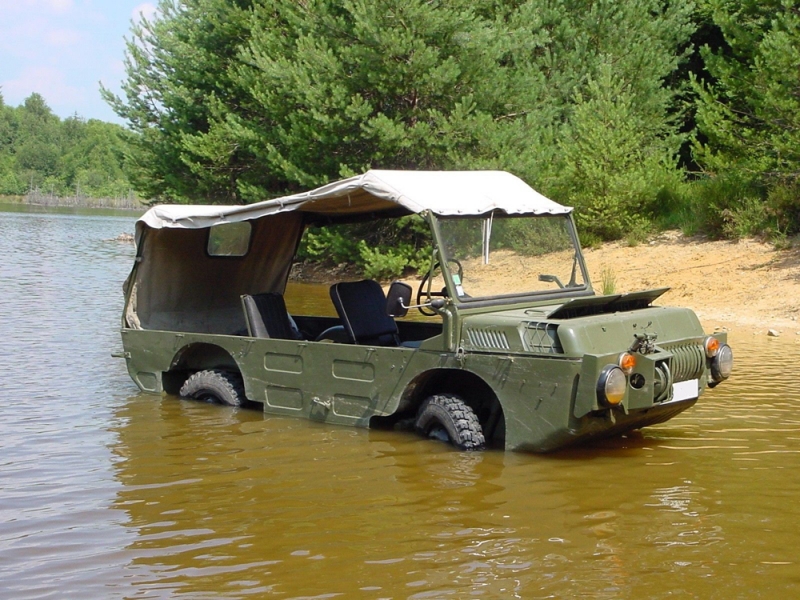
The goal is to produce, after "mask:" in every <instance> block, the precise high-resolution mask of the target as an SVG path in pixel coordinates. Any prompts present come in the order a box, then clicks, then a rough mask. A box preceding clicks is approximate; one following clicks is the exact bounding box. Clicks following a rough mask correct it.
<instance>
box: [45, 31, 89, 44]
mask: <svg viewBox="0 0 800 600" xmlns="http://www.w3.org/2000/svg"><path fill="white" fill-rule="evenodd" d="M45 37H46V39H47V42H48V43H49V44H50V45H52V46H74V45H75V44H77V43H78V42H80V41H81V37H82V36H81V33H80V32H79V31H76V30H74V29H51V30H50V31H48V32H47V33H46V35H45Z"/></svg>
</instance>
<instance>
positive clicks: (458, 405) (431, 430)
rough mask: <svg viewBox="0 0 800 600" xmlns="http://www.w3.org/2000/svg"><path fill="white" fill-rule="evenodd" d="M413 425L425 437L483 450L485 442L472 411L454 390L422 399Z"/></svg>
mask: <svg viewBox="0 0 800 600" xmlns="http://www.w3.org/2000/svg"><path fill="white" fill-rule="evenodd" d="M415 428H416V430H417V431H418V432H419V433H420V434H422V435H423V436H425V437H428V438H433V439H439V440H442V441H445V442H449V443H450V444H452V445H453V446H455V447H456V448H458V449H460V450H482V449H483V448H484V446H485V445H486V439H485V438H484V436H483V430H482V429H481V424H480V422H479V421H478V417H477V416H476V415H475V412H474V411H473V410H472V409H471V408H470V407H469V406H467V404H466V403H465V402H464V401H463V400H462V399H461V398H459V397H458V396H455V395H453V394H436V395H434V396H431V397H430V398H428V399H427V400H425V402H423V403H422V406H420V409H419V412H418V413H417V420H416V423H415Z"/></svg>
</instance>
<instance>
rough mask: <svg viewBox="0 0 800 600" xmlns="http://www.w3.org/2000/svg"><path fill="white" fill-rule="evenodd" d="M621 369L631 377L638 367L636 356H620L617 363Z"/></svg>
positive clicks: (627, 354)
mask: <svg viewBox="0 0 800 600" xmlns="http://www.w3.org/2000/svg"><path fill="white" fill-rule="evenodd" d="M617 364H618V365H619V368H620V369H622V372H623V373H625V375H630V374H631V373H633V369H634V367H635V366H636V355H635V354H631V353H630V352H623V353H622V354H620V355H619V360H618V361H617Z"/></svg>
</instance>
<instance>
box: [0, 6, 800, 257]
mask: <svg viewBox="0 0 800 600" xmlns="http://www.w3.org/2000/svg"><path fill="white" fill-rule="evenodd" d="M159 7H160V16H159V17H158V18H156V19H154V20H152V21H143V22H140V23H138V24H136V25H135V26H134V28H133V30H132V36H131V39H130V40H129V43H128V50H127V64H126V68H127V79H126V81H125V82H124V85H123V94H122V96H121V97H116V96H115V95H113V94H112V93H110V92H108V91H106V90H104V95H105V97H106V99H107V100H108V101H109V102H110V103H111V105H112V106H113V107H114V109H115V111H116V112H117V114H119V115H120V116H121V117H123V118H124V119H126V121H127V122H128V124H129V127H130V130H131V133H132V135H131V136H130V139H129V145H128V147H127V150H126V159H125V160H126V166H127V169H128V174H129V176H130V177H131V180H132V182H133V184H134V185H135V187H136V188H137V190H139V191H140V192H141V193H142V194H143V195H145V196H147V197H151V198H156V199H163V200H170V201H178V202H183V201H191V202H198V201H208V202H252V201H257V200H262V199H265V198H269V197H274V196H277V195H280V194H285V193H287V192H293V191H297V190H300V189H306V188H308V187H311V186H315V185H319V184H322V183H324V182H327V181H330V180H332V179H336V178H340V177H345V176H348V175H351V174H354V173H359V172H362V171H364V170H366V169H368V168H408V169H462V168H463V169H474V168H499V169H504V170H509V171H512V172H514V173H515V174H517V175H519V176H521V177H522V178H523V179H525V180H526V181H527V182H529V183H530V184H531V185H532V186H533V187H535V188H536V189H538V190H540V191H541V192H543V193H545V194H546V195H549V196H551V197H553V198H554V199H556V200H558V201H559V202H562V203H564V204H570V205H573V206H575V207H576V208H577V215H578V218H579V220H580V221H581V225H582V227H583V232H584V236H585V237H586V238H587V239H615V238H622V237H627V238H629V239H631V240H632V241H633V240H636V239H641V238H642V237H643V236H645V235H646V234H647V233H648V232H649V231H651V230H652V229H653V228H654V227H665V226H680V227H683V228H684V229H685V230H690V231H697V230H705V231H707V232H709V233H711V234H714V235H724V236H732V237H733V236H738V235H746V234H751V233H757V232H767V233H770V234H772V235H774V236H778V237H780V236H786V235H790V234H794V233H796V232H798V231H799V230H800V199H798V192H799V191H800V184H798V173H800V166H798V165H799V163H800V155H799V153H800V144H798V142H799V141H800V140H798V137H800V134H799V133H798V125H800V116H799V115H800V110H798V109H800V106H798V103H800V69H798V65H800V9H798V2H796V1H794V0H438V1H437V0H434V1H431V0H403V1H402V2H399V1H397V0H298V1H292V2H289V1H287V0H161V2H160V3H159ZM0 132H2V125H0ZM0 135H2V134H0ZM0 143H2V142H0ZM0 156H2V155H0ZM0 160H2V159H0Z"/></svg>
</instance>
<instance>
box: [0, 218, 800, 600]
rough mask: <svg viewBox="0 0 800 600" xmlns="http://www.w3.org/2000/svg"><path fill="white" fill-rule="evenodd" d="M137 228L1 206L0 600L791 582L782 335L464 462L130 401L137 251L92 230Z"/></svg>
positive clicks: (788, 364) (608, 592) (442, 594)
mask: <svg viewBox="0 0 800 600" xmlns="http://www.w3.org/2000/svg"><path fill="white" fill-rule="evenodd" d="M132 228H133V220H132V219H130V218H127V219H125V218H113V217H91V216H81V217H79V216H75V215H48V214H37V215H30V214H25V213H15V214H13V215H11V214H10V213H0V254H2V256H3V261H0V281H2V283H1V284H0V286H1V287H0V356H2V357H3V367H4V372H3V376H2V378H0V391H2V397H3V402H2V403H0V451H2V456H3V459H2V461H0V591H2V596H3V597H9V598H12V597H13V598H34V597H37V598H38V597H46V596H50V597H99V598H121V597H126V598H133V597H136V598H172V597H186V598H192V599H194V598H212V597H213V598H220V597H222V598H241V597H273V596H274V597H281V598H301V597H317V598H332V597H341V598H350V597H357V598H465V597H473V596H474V597H484V598H514V597H517V598H544V597H559V598H568V597H577V596H582V597H584V596H585V597H588V598H667V597H669V598H675V597H695V598H720V599H723V598H724V599H726V600H727V599H728V598H742V597H755V596H760V597H764V598H772V597H793V596H796V595H797V593H798V591H799V590H798V588H800V577H799V576H798V573H800V566H799V565H798V558H797V551H796V548H797V547H798V545H800V539H799V538H800V533H798V528H797V522H798V521H799V520H800V503H799V502H798V501H797V499H798V498H800V480H798V477H797V476H796V473H797V472H798V469H800V456H798V453H800V439H798V438H800V411H799V410H798V408H799V407H798V403H799V401H800V382H798V380H797V378H796V376H795V375H794V374H795V372H796V364H797V362H798V360H800V343H798V342H800V336H796V335H795V332H794V331H790V332H785V333H784V334H783V335H782V336H781V337H780V338H768V337H766V336H765V335H763V334H762V335H759V336H753V335H750V334H743V333H737V332H734V333H733V334H732V335H731V343H732V345H733V347H734V349H735V352H736V353H737V355H736V360H737V362H736V370H735V372H734V376H733V378H732V379H731V381H730V383H729V385H726V386H720V387H719V388H717V389H716V390H715V392H714V394H709V395H707V396H705V397H704V398H702V399H701V400H700V402H698V404H697V405H696V406H695V407H694V408H692V409H690V410H689V411H687V412H685V413H683V414H681V415H679V416H678V417H676V418H675V419H673V420H671V421H669V422H668V423H666V424H663V425H659V426H657V427H653V428H648V429H645V430H644V431H643V432H641V433H638V434H636V435H631V436H629V437H627V438H620V439H614V440H607V441H605V442H603V443H598V444H595V445H593V446H591V447H587V448H578V449H573V450H568V451H564V452H559V453H556V454H552V455H544V456H543V455H528V454H512V453H502V452H496V451H490V452H484V453H477V454H468V453H467V454H465V453H460V452H454V451H451V450H450V449H449V448H448V447H447V446H445V445H443V444H441V443H439V442H436V441H429V440H421V439H418V438H417V437H416V436H415V435H413V434H412V433H403V432H392V431H368V430H361V429H350V428H340V427H332V426H329V425H323V424H319V423H313V422H309V421H305V420H299V419H298V420H294V419H289V418H279V417H265V416H264V415H263V414H262V413H260V412H258V411H255V410H244V409H238V410H237V409H231V408H227V407H222V406H216V405H210V404H204V403H199V402H193V401H182V400H180V399H178V398H176V397H173V396H164V397H159V396H149V395H143V394H135V395H130V394H133V393H134V390H135V388H134V387H133V385H132V383H131V382H130V379H129V377H128V375H127V373H126V372H125V368H124V362H123V361H121V360H119V359H113V358H111V357H110V354H111V352H112V351H115V350H118V349H119V347H120V342H119V332H118V328H119V322H120V321H119V315H120V311H121V305H122V297H121V293H120V291H119V290H120V284H121V282H122V280H123V279H124V277H125V275H126V274H127V273H128V272H129V269H130V264H131V261H132V254H133V251H132V247H131V246H130V244H128V245H125V244H120V243H110V242H108V241H107V240H109V239H112V238H115V237H116V236H117V235H118V234H119V233H122V232H129V231H131V230H132ZM291 294H295V297H296V298H297V299H298V302H300V303H301V304H302V303H303V302H309V303H310V302H317V303H318V305H319V307H320V309H321V310H327V308H325V307H328V306H330V299H329V297H328V296H327V288H326V286H299V287H295V286H293V290H290V295H291ZM300 308H301V309H302V306H301V307H300ZM331 308H332V307H331ZM295 310H297V309H295ZM309 312H313V310H312V309H309ZM798 331H800V326H798Z"/></svg>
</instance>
